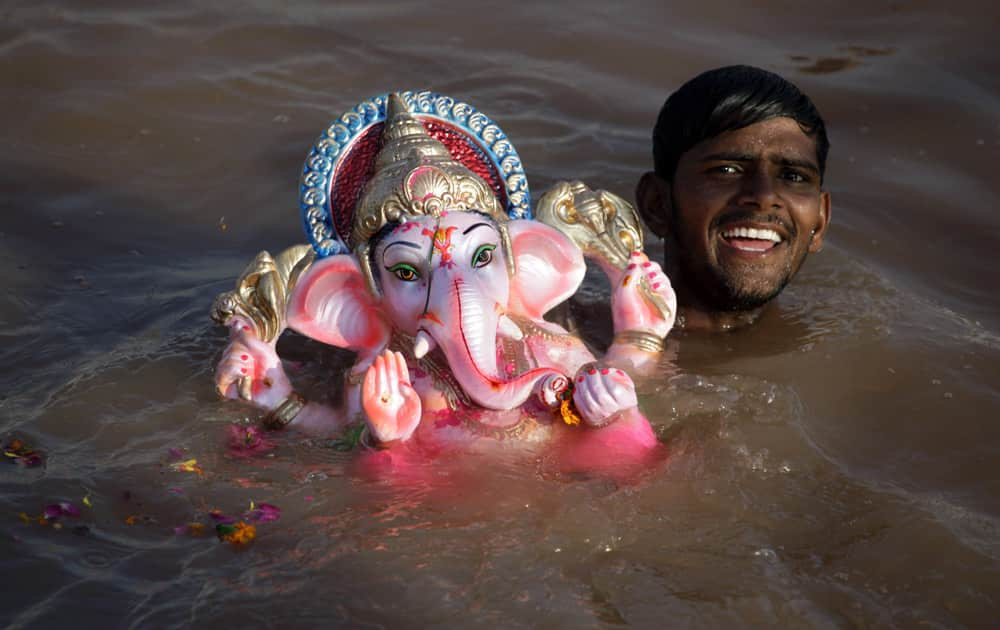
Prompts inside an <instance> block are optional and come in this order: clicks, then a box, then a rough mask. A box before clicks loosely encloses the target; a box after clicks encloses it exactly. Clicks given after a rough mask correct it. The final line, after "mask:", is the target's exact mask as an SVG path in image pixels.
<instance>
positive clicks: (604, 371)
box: [601, 368, 611, 374]
mask: <svg viewBox="0 0 1000 630" xmlns="http://www.w3.org/2000/svg"><path fill="white" fill-rule="evenodd" d="M610 371H611V370H609V369H608V368H604V369H603V370H601V374H607V373H608V372H610Z"/></svg>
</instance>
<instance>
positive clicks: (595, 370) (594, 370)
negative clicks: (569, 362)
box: [587, 368, 597, 374]
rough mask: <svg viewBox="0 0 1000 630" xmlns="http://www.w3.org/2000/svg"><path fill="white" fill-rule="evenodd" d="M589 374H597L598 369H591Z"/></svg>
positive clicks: (588, 371)
mask: <svg viewBox="0 0 1000 630" xmlns="http://www.w3.org/2000/svg"><path fill="white" fill-rule="evenodd" d="M587 374H597V368H590V369H589V370H587Z"/></svg>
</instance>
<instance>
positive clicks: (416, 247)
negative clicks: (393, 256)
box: [382, 241, 421, 256]
mask: <svg viewBox="0 0 1000 630" xmlns="http://www.w3.org/2000/svg"><path fill="white" fill-rule="evenodd" d="M393 245H402V246H403V247H412V248H413V249H421V247H420V245H417V244H416V243H411V242H410V241H393V242H392V243H389V244H388V245H386V246H385V249H383V250H382V255H383V256H384V255H385V253H386V252H387V251H389V248H390V247H392V246H393Z"/></svg>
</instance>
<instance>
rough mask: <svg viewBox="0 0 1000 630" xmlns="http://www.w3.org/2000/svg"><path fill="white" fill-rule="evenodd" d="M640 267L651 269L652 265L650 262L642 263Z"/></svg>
mask: <svg viewBox="0 0 1000 630" xmlns="http://www.w3.org/2000/svg"><path fill="white" fill-rule="evenodd" d="M642 266H643V267H652V266H653V263H651V262H644V263H642Z"/></svg>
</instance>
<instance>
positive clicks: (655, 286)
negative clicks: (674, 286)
mask: <svg viewBox="0 0 1000 630" xmlns="http://www.w3.org/2000/svg"><path fill="white" fill-rule="evenodd" d="M661 286H663V285H662V284H660V283H659V282H657V283H656V284H654V285H653V288H654V289H659V288H660V287H661Z"/></svg>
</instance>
